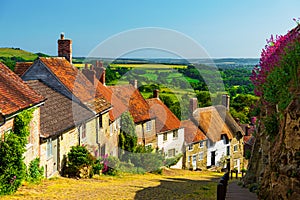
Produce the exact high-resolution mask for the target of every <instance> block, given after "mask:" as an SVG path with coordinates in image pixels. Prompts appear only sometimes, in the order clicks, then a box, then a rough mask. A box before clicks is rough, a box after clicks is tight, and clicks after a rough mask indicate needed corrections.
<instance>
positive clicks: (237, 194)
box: [226, 182, 258, 200]
mask: <svg viewBox="0 0 300 200" xmlns="http://www.w3.org/2000/svg"><path fill="white" fill-rule="evenodd" d="M226 199H227V200H256V199H258V198H257V196H256V194H255V193H253V192H250V191H249V189H248V188H242V187H241V186H238V185H237V184H236V182H231V183H229V184H228V187H227V194H226Z"/></svg>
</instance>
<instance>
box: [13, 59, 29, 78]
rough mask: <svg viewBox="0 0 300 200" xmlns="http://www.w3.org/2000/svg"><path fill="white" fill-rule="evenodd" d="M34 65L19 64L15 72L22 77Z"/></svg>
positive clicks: (27, 63)
mask: <svg viewBox="0 0 300 200" xmlns="http://www.w3.org/2000/svg"><path fill="white" fill-rule="evenodd" d="M32 64H33V62H17V63H16V66H15V69H14V72H15V73H16V74H17V75H18V76H20V77H21V76H22V75H23V74H24V73H25V72H26V71H27V69H28V68H29V67H31V65H32Z"/></svg>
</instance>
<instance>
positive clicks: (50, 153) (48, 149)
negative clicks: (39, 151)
mask: <svg viewBox="0 0 300 200" xmlns="http://www.w3.org/2000/svg"><path fill="white" fill-rule="evenodd" d="M50 157H52V138H49V139H47V158H50Z"/></svg>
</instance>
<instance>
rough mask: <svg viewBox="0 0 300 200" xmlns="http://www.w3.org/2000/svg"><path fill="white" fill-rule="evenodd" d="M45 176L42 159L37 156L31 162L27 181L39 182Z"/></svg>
mask: <svg viewBox="0 0 300 200" xmlns="http://www.w3.org/2000/svg"><path fill="white" fill-rule="evenodd" d="M43 178H44V168H43V167H40V159H39V158H36V159H34V160H32V161H31V162H30V164H29V168H28V171H27V177H26V181H28V182H32V183H39V182H40V181H41V180H42V179H43Z"/></svg>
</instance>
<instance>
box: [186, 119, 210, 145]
mask: <svg viewBox="0 0 300 200" xmlns="http://www.w3.org/2000/svg"><path fill="white" fill-rule="evenodd" d="M181 127H182V128H184V141H185V142H186V143H187V144H190V143H193V142H198V141H201V140H205V139H207V138H206V136H205V134H204V133H203V132H202V131H201V130H200V129H199V128H198V127H197V126H196V125H195V124H194V122H192V121H191V120H184V121H182V122H181Z"/></svg>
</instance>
